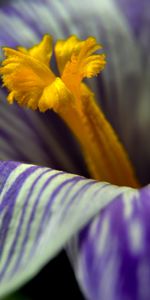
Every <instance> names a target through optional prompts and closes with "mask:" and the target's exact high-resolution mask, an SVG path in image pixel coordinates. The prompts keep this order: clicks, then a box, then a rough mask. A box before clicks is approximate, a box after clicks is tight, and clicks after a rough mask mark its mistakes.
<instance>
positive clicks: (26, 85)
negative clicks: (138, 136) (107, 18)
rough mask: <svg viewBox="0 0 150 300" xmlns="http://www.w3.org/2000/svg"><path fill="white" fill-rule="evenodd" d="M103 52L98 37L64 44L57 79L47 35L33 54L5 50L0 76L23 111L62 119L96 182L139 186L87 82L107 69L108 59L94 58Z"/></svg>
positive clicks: (59, 47) (10, 99)
mask: <svg viewBox="0 0 150 300" xmlns="http://www.w3.org/2000/svg"><path fill="white" fill-rule="evenodd" d="M100 48H101V46H100V45H99V44H97V42H96V40H95V38H93V37H89V38H87V39H86V40H85V41H81V40H79V39H78V38H77V37H76V36H71V37H69V38H68V39H66V40H59V41H58V42H57V43H56V45H55V48H54V51H55V56H56V60H57V65H58V69H59V72H60V77H56V76H55V74H54V73H53V72H52V70H51V68H50V66H49V63H50V59H51V55H52V39H51V37H50V36H49V35H45V36H44V37H43V39H42V41H41V42H40V43H39V44H37V45H35V46H34V47H33V48H30V49H25V48H23V47H18V49H17V50H14V49H11V48H3V50H4V54H5V56H6V58H5V60H4V61H3V62H2V66H1V68H0V74H1V75H2V80H3V85H4V86H6V87H7V88H8V90H9V95H8V97H7V99H8V102H9V103H13V101H14V99H15V100H16V101H17V102H18V103H19V104H20V105H21V106H26V107H28V108H31V109H33V110H35V109H37V108H38V109H39V110H40V111H41V112H44V111H46V110H48V109H53V110H54V111H55V112H56V113H58V114H59V116H60V117H61V118H62V119H63V120H64V121H65V123H66V124H67V125H68V126H69V128H70V129H71V131H72V132H73V133H74V135H75V136H76V138H77V139H78V141H79V143H80V145H81V148H82V151H83V154H84V157H85V161H86V163H87V167H88V169H89V171H90V173H91V176H92V178H94V179H98V180H102V181H108V182H110V183H113V184H117V185H127V186H132V187H138V186H139V184H138V182H137V180H136V177H135V175H134V171H133V168H132V165H131V163H130V161H129V159H128V156H127V153H126V152H125V150H124V148H123V146H122V145H121V143H120V142H119V140H118V138H117V136H116V134H115V132H114V130H113V128H112V127H111V125H110V124H109V122H108V121H107V120H106V118H105V116H104V114H103V113H102V111H101V110H100V108H99V107H98V106H97V104H96V102H95V98H94V94H93V93H92V91H91V90H90V89H89V88H88V87H87V85H86V84H85V83H83V79H84V78H86V77H87V78H90V77H93V76H95V75H97V74H98V73H99V72H100V71H101V70H102V69H103V68H104V66H105V64H106V61H105V55H104V54H94V53H95V52H96V51H97V50H98V49H100Z"/></svg>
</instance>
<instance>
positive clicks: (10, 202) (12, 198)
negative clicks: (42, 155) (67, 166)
mask: <svg viewBox="0 0 150 300" xmlns="http://www.w3.org/2000/svg"><path fill="white" fill-rule="evenodd" d="M36 170H37V167H35V166H32V167H31V168H29V169H28V170H26V171H25V172H23V173H22V174H20V176H18V178H17V179H16V181H15V183H14V184H13V185H12V186H11V187H10V189H9V190H8V192H7V193H6V194H5V197H4V199H3V202H2V204H1V211H2V210H3V209H5V210H6V212H5V214H4V217H3V219H2V225H1V227H0V257H1V255H2V252H3V248H4V246H5V241H6V237H7V232H8V230H9V226H10V223H11V218H12V215H13V211H14V207H15V202H16V199H17V196H18V193H19V191H20V188H21V187H22V185H23V183H24V182H25V180H26V179H27V178H28V176H29V175H30V174H32V173H33V172H35V171H36ZM0 278H1V275H0Z"/></svg>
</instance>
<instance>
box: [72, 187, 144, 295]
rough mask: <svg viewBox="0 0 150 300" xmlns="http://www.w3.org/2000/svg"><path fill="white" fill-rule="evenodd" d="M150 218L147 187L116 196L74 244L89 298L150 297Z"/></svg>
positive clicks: (76, 266)
mask: <svg viewBox="0 0 150 300" xmlns="http://www.w3.org/2000/svg"><path fill="white" fill-rule="evenodd" d="M149 219H150V186H147V187H146V188H143V189H141V190H139V191H138V192H137V193H135V194H128V196H127V194H124V195H121V196H119V197H118V199H117V198H116V199H115V201H113V202H112V203H110V204H109V205H108V206H107V207H106V208H104V209H103V210H102V211H101V212H100V214H99V215H98V216H96V217H95V218H94V219H93V220H92V221H91V222H90V224H89V225H87V226H86V227H85V228H84V229H83V230H82V231H81V232H80V234H79V236H78V237H76V239H74V241H72V243H70V253H71V254H72V260H73V265H74V269H75V272H76V274H77V278H78V281H79V283H80V285H81V287H82V289H83V291H84V293H85V295H86V297H87V299H90V300H98V299H101V300H105V299H109V300H126V299H128V300H133V299H136V300H148V299H150V289H149V286H150V222H149ZM73 246H74V247H73Z"/></svg>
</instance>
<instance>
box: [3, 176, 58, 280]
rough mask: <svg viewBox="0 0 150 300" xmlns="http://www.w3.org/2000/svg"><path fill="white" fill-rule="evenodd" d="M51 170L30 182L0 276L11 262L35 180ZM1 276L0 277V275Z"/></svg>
mask: <svg viewBox="0 0 150 300" xmlns="http://www.w3.org/2000/svg"><path fill="white" fill-rule="evenodd" d="M50 171H52V170H46V171H44V172H43V173H42V174H40V175H39V176H38V177H37V178H36V180H35V181H34V183H33V184H32V186H31V188H30V190H29V192H28V195H27V197H26V200H25V203H24V206H23V208H22V213H21V216H20V221H19V225H18V227H17V231H16V235H15V238H14V240H13V242H12V244H11V246H10V250H9V253H8V256H7V259H6V263H5V265H4V268H3V270H2V275H0V276H4V273H5V271H6V269H7V267H8V265H9V263H10V262H11V258H12V256H13V253H14V251H15V247H16V244H17V241H18V238H19V235H20V234H21V229H22V226H23V222H24V217H25V213H26V209H27V207H28V203H29V201H30V199H31V196H32V193H33V192H34V188H35V186H36V184H37V182H38V181H39V180H40V178H41V177H43V176H44V175H45V174H46V173H48V172H50ZM4 250H5V249H4ZM0 278H1V277H0Z"/></svg>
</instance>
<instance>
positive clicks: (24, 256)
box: [0, 161, 137, 297]
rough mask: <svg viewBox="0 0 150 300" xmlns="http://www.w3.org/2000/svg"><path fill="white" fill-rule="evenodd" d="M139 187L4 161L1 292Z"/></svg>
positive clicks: (19, 281)
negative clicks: (123, 196)
mask: <svg viewBox="0 0 150 300" xmlns="http://www.w3.org/2000/svg"><path fill="white" fill-rule="evenodd" d="M136 193H137V192H136V191H135V190H132V189H130V188H126V187H122V188H120V187H117V186H112V185H110V184H108V183H104V182H103V183H100V182H97V181H94V180H89V179H86V178H84V177H80V176H77V175H70V174H67V173H64V172H62V171H55V170H52V169H49V168H43V167H39V166H35V165H27V164H21V163H17V162H11V161H10V162H0V297H2V296H5V295H6V294H8V293H10V292H11V291H13V290H15V289H17V288H19V287H20V286H21V285H22V284H24V283H25V282H26V281H28V280H29V279H30V278H31V277H33V276H34V275H35V274H36V273H37V272H38V271H39V270H40V269H41V268H42V267H43V266H44V265H45V264H46V263H47V262H48V261H49V260H50V259H52V258H53V257H54V256H55V255H56V254H57V253H58V252H59V251H60V250H61V249H62V248H64V247H65V245H66V243H67V242H68V241H69V240H70V239H71V238H72V236H73V235H74V234H76V233H77V232H78V231H79V230H80V229H81V228H83V227H84V225H86V224H87V223H88V222H89V221H90V220H91V218H92V217H93V216H95V215H96V214H97V213H98V212H99V211H100V209H102V208H104V207H105V206H106V205H107V204H108V203H110V202H112V201H113V200H114V199H116V197H121V195H125V196H126V197H128V195H135V194H136Z"/></svg>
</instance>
